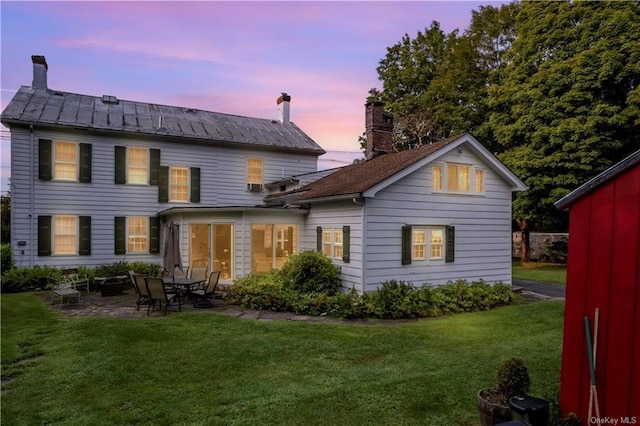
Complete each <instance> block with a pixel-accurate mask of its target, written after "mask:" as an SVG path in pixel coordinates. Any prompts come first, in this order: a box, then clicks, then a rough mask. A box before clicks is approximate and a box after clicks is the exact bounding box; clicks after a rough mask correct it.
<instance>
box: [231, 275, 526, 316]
mask: <svg viewBox="0 0 640 426" xmlns="http://www.w3.org/2000/svg"><path fill="white" fill-rule="evenodd" d="M512 297H513V296H512V292H511V287H510V286H508V285H504V284H495V285H493V286H490V285H488V284H486V283H485V282H483V281H476V282H473V283H471V284H468V283H467V282H466V281H464V280H461V281H457V282H455V283H453V282H452V283H448V284H446V285H442V286H437V287H431V286H429V285H425V286H424V287H423V288H420V289H417V288H415V287H414V286H413V285H412V284H411V283H407V282H404V281H396V280H391V281H387V282H385V283H383V284H382V286H381V288H380V289H379V290H378V291H376V292H373V293H366V294H364V295H362V296H361V295H359V294H357V293H356V292H355V290H353V289H352V290H351V292H349V293H348V294H344V293H338V294H335V295H328V294H326V293H317V292H316V293H306V292H300V291H297V290H295V289H292V288H288V287H286V286H285V283H284V278H283V275H282V273H281V272H278V271H271V272H268V273H262V274H251V275H247V276H244V277H242V278H239V279H237V280H236V281H235V284H234V285H233V286H232V287H231V289H230V290H229V292H228V293H227V295H226V297H225V301H226V302H227V303H229V304H236V305H241V306H244V307H247V308H252V309H262V310H271V311H289V312H294V313H297V314H305V315H330V316H335V317H342V318H367V317H370V318H381V319H401V318H424V317H433V316H438V315H442V314H450V313H456V312H469V311H477V310H485V309H490V308H492V307H495V306H500V305H504V304H507V303H510V302H511V301H512Z"/></svg>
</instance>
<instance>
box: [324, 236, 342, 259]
mask: <svg viewBox="0 0 640 426" xmlns="http://www.w3.org/2000/svg"><path fill="white" fill-rule="evenodd" d="M322 253H323V254H324V255H325V256H327V257H329V258H331V259H340V260H341V259H342V256H343V253H344V250H343V233H342V229H341V228H340V229H325V230H323V234H322Z"/></svg>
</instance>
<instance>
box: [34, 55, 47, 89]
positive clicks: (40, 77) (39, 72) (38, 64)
mask: <svg viewBox="0 0 640 426" xmlns="http://www.w3.org/2000/svg"><path fill="white" fill-rule="evenodd" d="M31 62H33V82H32V83H31V87H32V88H33V89H42V90H47V70H48V69H49V67H48V66H47V60H46V59H45V58H44V56H39V55H33V56H31Z"/></svg>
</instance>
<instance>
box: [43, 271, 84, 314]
mask: <svg viewBox="0 0 640 426" xmlns="http://www.w3.org/2000/svg"><path fill="white" fill-rule="evenodd" d="M48 281H49V285H50V286H51V291H52V296H51V303H53V302H54V300H55V299H56V298H59V299H60V305H59V306H58V309H61V308H62V303H63V302H64V300H65V299H66V300H67V303H70V301H71V300H72V299H74V298H75V299H77V301H78V303H80V292H79V291H78V290H76V289H75V288H74V286H73V282H71V281H69V280H55V279H53V278H48Z"/></svg>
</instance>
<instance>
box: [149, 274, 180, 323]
mask: <svg viewBox="0 0 640 426" xmlns="http://www.w3.org/2000/svg"><path fill="white" fill-rule="evenodd" d="M145 281H146V283H147V289H148V290H149V298H150V303H149V306H148V307H147V315H149V309H150V308H151V307H153V310H154V311H155V310H156V302H157V303H158V304H159V305H160V309H161V310H162V305H163V304H164V313H165V315H166V314H167V308H168V307H169V306H178V310H179V311H180V310H182V306H181V305H180V300H179V299H178V295H177V294H176V293H167V292H166V291H165V289H164V284H163V283H162V279H161V278H152V277H146V278H145ZM176 299H177V300H176ZM172 300H176V302H177V303H175V304H173V305H172V304H171V301H172Z"/></svg>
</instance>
